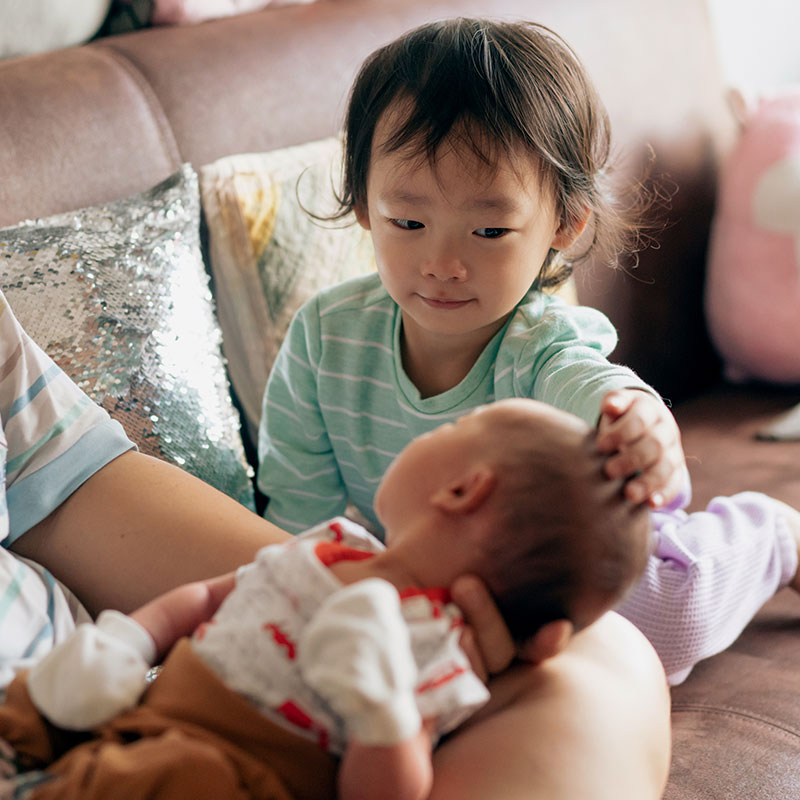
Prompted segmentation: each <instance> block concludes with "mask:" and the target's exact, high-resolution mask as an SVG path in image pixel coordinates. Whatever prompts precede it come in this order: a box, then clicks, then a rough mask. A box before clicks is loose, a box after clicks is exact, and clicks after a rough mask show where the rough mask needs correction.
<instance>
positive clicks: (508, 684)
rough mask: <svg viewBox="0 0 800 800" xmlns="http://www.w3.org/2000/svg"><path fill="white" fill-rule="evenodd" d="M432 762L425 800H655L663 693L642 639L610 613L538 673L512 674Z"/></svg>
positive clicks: (664, 717) (663, 771)
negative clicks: (431, 781)
mask: <svg viewBox="0 0 800 800" xmlns="http://www.w3.org/2000/svg"><path fill="white" fill-rule="evenodd" d="M490 689H491V691H492V698H491V700H490V702H489V703H488V704H487V706H486V707H485V708H484V709H482V710H481V712H480V713H479V714H477V715H476V716H475V717H474V718H473V719H472V720H470V722H469V723H468V724H467V725H465V726H464V727H463V728H462V729H461V730H460V731H458V732H457V733H456V734H454V735H453V736H452V737H451V738H450V739H448V740H447V741H446V742H445V743H444V744H443V745H442V746H441V747H440V748H439V749H438V750H437V751H436V753H435V755H434V788H433V792H432V794H431V798H430V800H486V798H488V797H502V798H503V800H517V798H519V800H523V799H524V800H575V798H586V800H656V799H657V798H660V797H661V795H662V794H663V791H664V786H665V784H666V781H667V776H668V773H669V761H670V724H669V711H670V703H669V693H668V690H667V685H666V679H665V676H664V671H663V668H662V667H661V664H660V662H659V660H658V657H657V656H656V654H655V651H654V650H653V649H652V647H651V646H650V644H649V643H648V642H647V640H646V639H645V638H644V636H643V635H642V634H641V633H640V632H639V631H638V630H636V628H634V627H633V625H631V624H630V623H629V622H627V621H626V620H624V619H623V618H622V617H620V616H619V615H617V614H606V615H605V616H604V617H603V618H602V619H600V620H599V621H598V622H596V623H595V624H594V625H592V626H591V627H590V628H588V629H587V630H585V631H582V632H581V633H579V634H578V635H576V636H575V637H574V638H573V640H572V641H571V642H570V644H569V646H568V647H567V649H566V650H565V651H564V652H563V653H562V654H560V655H559V656H557V657H556V658H554V659H551V660H550V661H547V662H545V663H544V664H542V665H541V666H538V667H531V666H515V667H513V668H511V669H510V670H508V671H507V672H505V673H503V674H502V675H501V676H499V677H498V678H496V679H494V680H493V681H492V682H491V684H490Z"/></svg>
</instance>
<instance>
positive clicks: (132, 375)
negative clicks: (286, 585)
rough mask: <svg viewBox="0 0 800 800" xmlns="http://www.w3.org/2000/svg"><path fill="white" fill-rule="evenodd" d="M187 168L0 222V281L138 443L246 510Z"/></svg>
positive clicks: (48, 346)
mask: <svg viewBox="0 0 800 800" xmlns="http://www.w3.org/2000/svg"><path fill="white" fill-rule="evenodd" d="M199 216H200V198H199V189H198V181H197V175H196V173H195V172H194V170H193V169H192V168H191V167H190V166H189V165H185V166H184V167H183V168H182V169H181V170H180V171H179V172H177V173H176V174H174V175H173V176H171V177H170V178H169V179H167V180H166V181H164V182H163V183H161V184H159V185H158V186H156V187H155V188H153V189H151V190H150V191H147V192H144V193H142V194H137V195H134V196H133V197H129V198H126V199H124V200H119V201H116V202H112V203H107V204H104V205H100V206H94V207H91V208H84V209H81V210H79V211H73V212H69V213H66V214H60V215H58V216H54V217H48V218H47V219H37V220H29V221H26V222H23V223H21V224H20V225H17V226H15V227H12V228H3V229H0V285H2V288H3V291H4V292H5V294H6V297H7V298H8V301H9V303H10V304H11V307H12V309H13V310H14V313H15V315H16V316H17V318H18V319H19V320H20V322H21V323H22V325H23V327H24V328H25V329H26V330H27V332H28V333H29V334H30V336H31V337H32V338H33V339H34V340H35V341H36V342H37V343H38V344H39V345H40V346H41V347H42V348H43V349H44V350H45V351H46V352H47V353H48V354H49V355H50V356H51V357H52V358H53V359H54V360H55V361H56V362H57V363H58V364H59V365H60V366H61V367H62V369H64V370H65V371H66V372H67V373H68V374H69V375H70V376H71V377H72V378H73V380H75V382H76V383H77V384H78V385H79V386H80V387H81V388H82V389H83V390H84V391H85V392H86V393H87V394H88V395H89V396H90V397H91V398H92V399H93V400H95V402H97V403H99V404H100V405H102V406H103V407H104V408H105V409H106V410H107V411H108V412H109V414H111V416H112V417H114V418H115V419H117V420H119V422H120V423H121V424H122V425H123V427H124V428H125V430H126V432H127V434H128V436H129V437H130V438H131V439H133V441H135V442H136V443H137V444H138V445H139V449H140V450H141V451H142V452H144V453H147V454H149V455H153V456H157V457H159V458H162V459H164V460H166V461H170V462H172V463H174V464H177V465H178V466H180V467H183V468H184V469H186V470H187V471H188V472H191V473H192V474H194V475H196V476H197V477H199V478H201V479H202V480H204V481H206V482H207V483H210V484H212V485H213V486H215V487H216V488H218V489H220V490H221V491H223V492H225V493H226V494H228V495H230V496H232V497H234V498H235V499H236V500H238V501H239V502H241V503H243V504H244V505H246V506H248V507H249V508H254V499H253V488H252V482H251V475H252V470H251V468H250V467H249V466H248V465H247V462H246V460H245V456H244V449H243V446H242V439H241V433H240V429H239V418H238V414H237V412H236V410H235V409H234V407H233V405H232V403H231V399H230V393H229V385H228V381H227V376H226V374H225V365H224V363H223V359H222V355H221V349H220V347H221V334H220V331H219V327H218V325H217V322H216V319H215V316H214V310H213V300H212V297H211V293H210V290H209V281H208V276H207V274H206V272H205V269H204V266H203V262H202V258H201V255H200V247H199Z"/></svg>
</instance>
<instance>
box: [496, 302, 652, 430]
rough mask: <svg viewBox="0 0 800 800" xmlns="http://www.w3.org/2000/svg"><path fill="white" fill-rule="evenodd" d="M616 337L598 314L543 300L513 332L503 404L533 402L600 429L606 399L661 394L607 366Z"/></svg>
mask: <svg viewBox="0 0 800 800" xmlns="http://www.w3.org/2000/svg"><path fill="white" fill-rule="evenodd" d="M616 344H617V334H616V331H615V330H614V327H613V325H612V324H611V322H610V321H609V320H608V318H607V317H606V316H605V315H604V314H602V313H601V312H600V311H597V310H596V309H593V308H588V307H586V306H568V305H567V304H565V303H563V301H561V300H559V299H558V298H552V297H545V296H543V295H540V296H539V297H538V298H536V300H535V301H534V303H532V304H531V305H529V306H527V307H526V313H521V314H519V315H518V316H517V317H516V318H515V319H514V320H512V325H511V326H510V328H509V332H508V335H507V336H506V340H505V342H504V350H503V351H501V354H500V357H499V360H501V361H502V362H504V363H498V369H497V373H496V374H497V376H498V378H497V379H498V383H499V384H501V385H502V384H505V385H506V387H507V388H506V390H505V391H504V390H503V389H500V388H499V387H498V388H499V391H498V398H499V397H501V396H505V395H506V394H509V395H510V396H514V397H533V398H534V399H536V400H541V401H542V402H544V403H548V404H549V405H552V406H555V407H556V408H560V409H562V410H563V411H568V412H570V413H572V414H575V415H577V416H578V417H581V418H582V419H583V420H585V421H586V422H587V423H588V424H589V425H595V424H596V423H597V419H598V416H599V413H600V404H601V401H602V398H603V396H604V395H605V394H606V393H607V392H609V391H611V390H613V389H630V388H635V389H641V390H642V391H646V392H648V393H650V394H653V395H655V396H656V397H659V399H660V396H659V395H658V393H657V392H656V391H655V390H654V389H653V388H652V387H650V386H649V385H648V384H647V383H645V382H644V381H643V380H642V379H641V378H639V376H638V375H636V373H635V372H633V370H631V369H629V368H628V367H624V366H621V365H619V364H613V363H611V362H610V361H609V360H608V356H609V354H610V353H611V352H612V351H613V349H614V348H615V347H616Z"/></svg>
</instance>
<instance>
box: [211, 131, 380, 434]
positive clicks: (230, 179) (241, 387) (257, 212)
mask: <svg viewBox="0 0 800 800" xmlns="http://www.w3.org/2000/svg"><path fill="white" fill-rule="evenodd" d="M340 164H341V145H340V142H339V140H338V139H336V138H330V139H324V140H321V141H318V142H310V143H308V144H305V145H298V146H297V147H287V148H283V149H280V150H275V151H273V152H270V153H253V154H245V155H238V156H231V157H228V158H222V159H219V160H218V161H215V162H214V163H212V164H208V165H207V166H205V167H202V168H201V169H200V186H201V193H202V198H203V211H204V213H205V220H206V224H207V226H208V242H209V252H210V261H211V269H212V273H213V276H214V291H215V297H216V301H217V308H218V309H219V316H220V324H221V325H222V336H223V342H222V344H223V349H224V351H225V356H226V358H227V359H228V363H229V366H230V374H231V381H232V383H233V388H234V390H235V392H236V394H237V397H238V399H239V402H240V404H241V406H242V408H243V410H244V416H245V420H246V422H247V426H248V428H249V433H250V435H251V437H252V439H253V441H255V439H256V434H257V431H258V421H259V419H260V417H261V400H262V396H263V394H264V387H265V386H266V382H267V375H268V374H269V371H270V369H271V368H272V363H273V361H274V360H275V356H276V355H277V353H278V348H279V347H280V345H281V342H282V341H283V338H284V336H285V334H286V330H287V328H288V327H289V323H290V322H291V320H292V317H293V316H294V313H295V311H297V309H298V308H299V307H300V305H301V304H302V303H304V302H305V301H306V300H308V299H309V298H310V297H311V296H312V295H314V294H316V292H317V291H319V290H320V289H322V288H324V287H326V286H330V285H331V284H333V283H337V282H339V281H342V280H345V279H347V278H351V277H354V276H356V275H363V274H364V273H365V272H369V271H371V270H373V269H374V268H375V265H374V259H373V253H372V244H371V239H370V237H369V234H368V233H367V232H366V231H365V230H364V229H363V228H362V227H361V226H360V225H358V224H357V223H356V222H355V219H353V218H349V219H346V220H342V221H339V222H324V221H320V220H318V219H315V218H314V217H312V216H311V214H316V215H317V216H324V215H326V214H330V213H331V212H332V211H333V210H334V209H335V197H334V193H333V187H334V186H335V184H336V180H337V176H338V174H339V167H340ZM309 212H310V213H309Z"/></svg>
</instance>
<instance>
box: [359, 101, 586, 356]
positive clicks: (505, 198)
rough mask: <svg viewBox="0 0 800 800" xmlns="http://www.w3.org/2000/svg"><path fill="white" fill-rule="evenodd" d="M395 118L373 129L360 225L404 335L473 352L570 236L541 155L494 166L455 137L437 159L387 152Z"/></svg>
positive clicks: (502, 161) (503, 159) (389, 117)
mask: <svg viewBox="0 0 800 800" xmlns="http://www.w3.org/2000/svg"><path fill="white" fill-rule="evenodd" d="M395 117H396V115H393V114H392V113H391V111H390V112H389V113H388V115H385V116H384V118H383V119H382V120H381V122H380V123H379V124H378V127H377V129H376V131H375V143H374V144H373V150H372V158H371V163H370V170H369V175H368V179H367V206H368V207H367V208H366V209H360V210H358V212H357V216H358V219H359V222H360V223H361V224H362V225H363V226H364V227H365V228H368V229H369V230H370V231H371V232H372V237H373V241H374V245H375V255H376V261H377V265H378V271H379V273H380V276H381V279H382V281H383V284H384V286H385V287H386V289H387V290H388V292H389V294H390V295H391V296H392V298H393V299H394V300H395V302H397V304H398V305H399V306H400V308H401V310H402V314H403V325H404V331H405V336H406V340H407V341H408V340H409V339H413V340H420V337H422V338H421V341H430V340H433V341H436V340H437V339H441V337H443V336H446V337H452V338H451V339H450V342H451V343H452V344H455V345H458V344H459V342H460V341H463V343H464V345H465V346H467V347H469V348H471V349H473V348H474V347H475V345H476V344H481V343H485V342H488V341H489V339H491V337H492V336H493V335H494V334H495V333H496V332H497V331H498V330H499V329H500V328H501V327H502V326H503V324H504V323H505V321H506V320H507V319H508V316H509V314H510V313H511V311H512V310H513V309H514V307H515V306H516V305H517V303H518V302H519V301H520V300H521V299H522V297H523V296H524V295H525V293H526V292H527V291H528V290H529V288H530V286H531V284H532V283H533V281H534V279H535V278H536V276H537V275H538V273H539V270H540V269H541V266H542V264H543V262H544V259H545V256H546V255H547V253H548V251H549V250H550V248H551V247H554V248H559V249H560V248H563V247H565V246H567V245H568V244H569V238H570V237H567V236H566V235H565V234H564V232H563V231H562V229H561V226H560V223H559V219H558V217H557V214H556V204H555V200H554V198H553V197H552V196H551V195H552V193H551V192H550V191H547V190H546V189H545V187H543V186H542V181H541V179H540V176H539V171H538V169H537V166H536V163H535V160H534V159H533V158H531V157H528V156H525V157H522V158H519V159H516V160H515V161H514V163H513V164H512V162H511V161H510V160H509V158H508V157H506V156H501V157H500V159H499V161H498V163H497V164H496V168H495V169H493V170H491V169H487V167H486V165H485V164H482V163H481V162H480V161H479V160H478V158H477V157H476V156H475V155H474V153H472V152H471V151H470V150H469V149H468V148H467V147H465V146H464V145H459V144H455V145H451V144H449V143H448V142H447V141H446V142H445V143H444V144H443V145H442V147H441V148H440V152H439V154H438V157H437V160H436V162H435V164H431V163H430V161H428V160H427V159H425V158H420V157H419V156H418V155H416V154H414V155H411V154H410V153H409V152H408V151H405V150H400V151H396V152H392V153H388V154H387V153H384V152H382V148H381V145H382V144H383V142H384V141H385V139H386V138H387V134H388V133H390V132H391V130H392V122H393V121H396V120H395ZM459 337H460V338H459Z"/></svg>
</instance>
